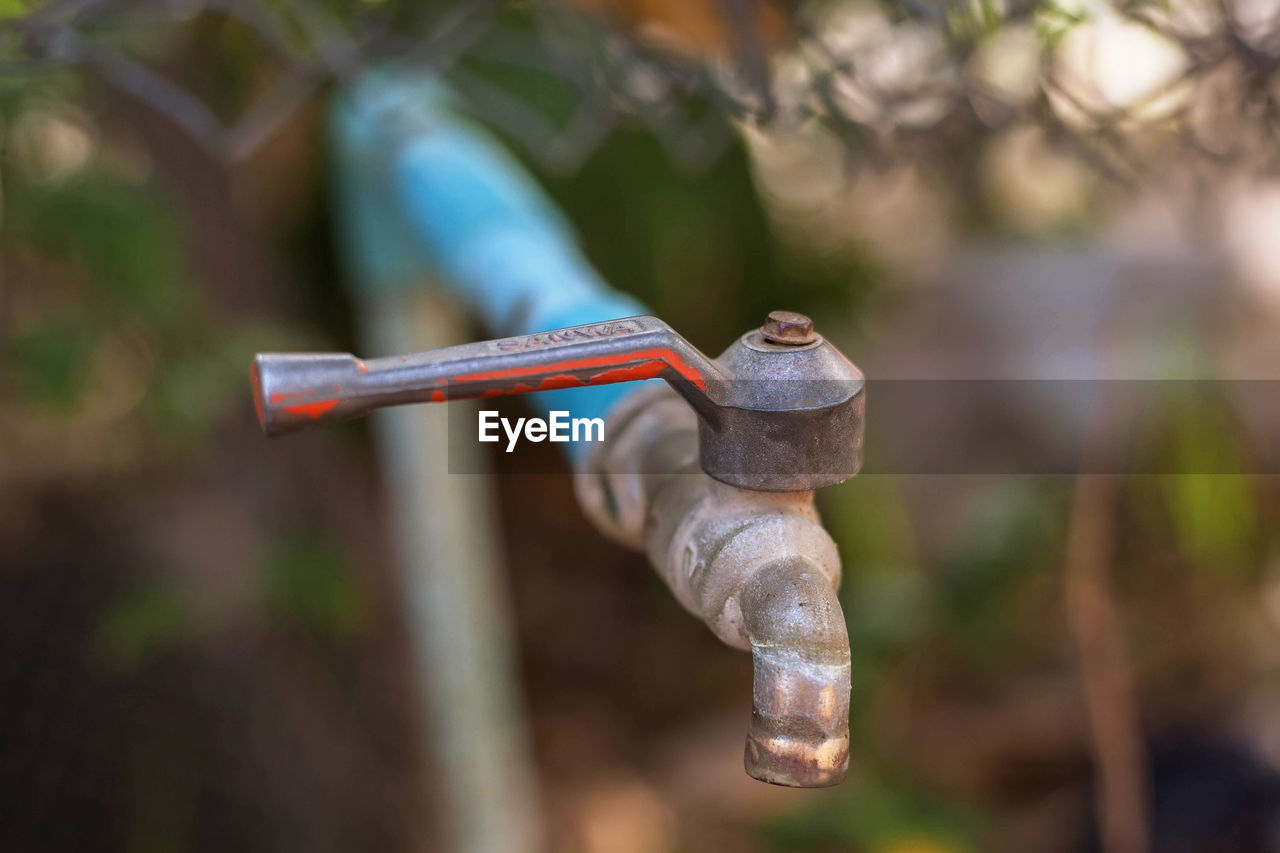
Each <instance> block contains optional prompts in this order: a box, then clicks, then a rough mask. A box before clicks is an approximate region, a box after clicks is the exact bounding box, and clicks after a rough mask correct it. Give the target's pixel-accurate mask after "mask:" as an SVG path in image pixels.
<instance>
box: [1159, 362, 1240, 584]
mask: <svg viewBox="0 0 1280 853" xmlns="http://www.w3.org/2000/svg"><path fill="white" fill-rule="evenodd" d="M1164 390H1165V393H1166V394H1167V395H1168V397H1167V399H1165V400H1163V401H1162V402H1163V411H1165V412H1167V413H1168V417H1167V419H1161V422H1168V423H1171V424H1172V428H1171V430H1170V432H1169V433H1168V434H1167V435H1165V436H1163V437H1162V438H1163V440H1162V441H1160V440H1158V441H1156V442H1155V444H1156V446H1158V447H1161V451H1162V452H1163V453H1164V454H1166V455H1167V462H1164V463H1161V464H1160V465H1159V467H1157V470H1171V471H1184V472H1204V473H1187V474H1180V475H1177V476H1170V477H1162V478H1161V479H1160V486H1161V495H1162V497H1163V501H1164V505H1165V508H1166V511H1167V512H1168V516H1169V524H1170V528H1171V534H1172V537H1173V540H1174V541H1175V542H1176V543H1177V546H1178V549H1179V550H1180V551H1181V552H1182V554H1183V555H1184V556H1186V558H1187V559H1188V560H1189V561H1190V562H1191V563H1192V564H1193V565H1195V566H1197V567H1199V568H1201V569H1205V570H1208V571H1212V572H1217V573H1220V574H1227V575H1233V574H1234V575H1241V574H1247V573H1252V572H1253V571H1254V570H1255V569H1256V568H1257V566H1258V565H1259V560H1258V559H1257V555H1258V550H1259V549H1258V545H1259V534H1260V525H1259V521H1258V506H1257V501H1256V499H1255V497H1254V494H1253V490H1252V484H1251V482H1250V479H1249V478H1248V477H1245V476H1238V475H1229V474H1222V475H1215V474H1213V473H1212V472H1214V471H1244V470H1248V467H1247V465H1246V464H1245V462H1244V453H1243V450H1242V448H1241V446H1240V441H1239V438H1238V431H1237V429H1236V424H1235V423H1234V421H1233V420H1232V417H1231V415H1230V410H1229V408H1228V407H1227V404H1226V401H1225V400H1222V399H1220V398H1218V399H1210V400H1206V399H1205V398H1204V397H1203V395H1202V389H1201V388H1199V387H1198V385H1186V386H1183V385H1182V384H1181V383H1168V384H1167V385H1166V386H1164ZM1183 392H1185V395H1186V396H1184V395H1183ZM1166 466H1167V467H1166Z"/></svg>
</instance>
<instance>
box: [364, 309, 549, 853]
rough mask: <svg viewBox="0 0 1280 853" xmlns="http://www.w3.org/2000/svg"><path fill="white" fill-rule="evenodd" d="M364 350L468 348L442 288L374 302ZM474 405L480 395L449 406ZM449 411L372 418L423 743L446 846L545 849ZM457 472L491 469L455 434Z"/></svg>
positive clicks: (483, 500) (501, 614)
mask: <svg viewBox="0 0 1280 853" xmlns="http://www.w3.org/2000/svg"><path fill="white" fill-rule="evenodd" d="M361 325H362V338H363V344H364V346H365V347H366V351H367V352H370V353H374V354H384V353H386V354H389V353H397V352H413V351H415V350H423V349H433V348H435V347H443V346H450V345H452V344H457V343H464V342H465V336H464V335H461V334H459V333H458V331H457V330H458V328H459V327H460V326H461V327H463V328H465V327H466V324H465V322H463V321H462V320H461V318H460V317H459V316H458V311H457V310H456V309H454V308H452V307H451V306H449V305H448V304H447V303H446V301H445V299H444V297H443V296H441V295H439V294H432V293H430V292H421V291H414V292H409V293H405V294H403V295H401V296H400V297H398V298H383V299H377V300H368V301H366V303H365V304H364V306H363V310H362V312H361ZM451 405H454V406H457V405H463V406H470V407H472V408H474V405H475V404H473V403H471V402H461V403H454V404H451ZM448 411H449V410H448V408H446V407H445V406H405V407H402V408H392V409H385V410H382V411H380V412H378V413H377V414H376V415H375V429H376V430H377V436H378V454H379V457H380V458H381V461H382V470H383V473H384V476H385V477H386V480H387V488H388V492H389V497H390V501H391V507H392V511H393V521H394V524H393V529H394V531H395V536H396V540H397V546H398V552H399V554H400V560H401V565H402V569H403V574H402V576H403V578H404V581H405V591H406V592H407V593H408V597H409V600H408V602H407V603H408V611H409V613H410V616H411V623H412V624H411V631H412V637H413V642H414V644H415V649H414V652H415V654H414V659H415V660H416V661H417V662H418V664H419V673H418V681H419V684H420V687H421V688H422V690H423V698H424V700H425V705H426V708H427V711H428V719H427V720H426V722H425V726H424V729H425V731H426V732H427V733H428V741H429V742H428V744H427V749H428V751H429V753H430V754H431V755H432V756H434V757H435V758H436V760H437V762H438V766H439V769H440V772H441V776H442V778H441V780H440V781H441V782H442V784H441V785H440V791H441V793H442V801H441V802H439V803H437V804H435V808H434V809H432V810H431V812H434V813H435V814H436V815H438V816H440V817H441V818H442V819H443V823H444V826H445V831H446V833H447V843H448V845H449V849H450V850H456V851H460V853H523V851H535V850H538V849H540V846H541V845H540V842H539V837H540V832H539V826H538V813H537V808H536V805H535V802H534V800H535V795H534V781H533V771H532V767H531V762H530V759H529V753H528V744H527V737H526V732H525V727H524V723H523V719H522V714H521V710H520V700H519V691H518V689H517V687H516V685H517V676H516V670H517V667H516V663H515V660H514V657H515V654H514V643H513V642H512V637H511V629H510V626H511V619H510V613H509V609H508V601H507V596H506V593H505V590H504V588H503V587H504V584H503V579H502V572H501V570H500V564H499V559H498V556H497V553H496V551H497V548H496V547H495V543H496V541H497V539H496V536H495V530H494V523H493V511H492V507H491V505H490V495H489V494H488V488H487V486H486V483H485V480H484V478H483V477H480V476H469V475H461V474H453V475H451V474H450V473H449V462H450V460H449V441H448ZM458 445H459V447H458V449H457V452H459V453H463V452H470V453H471V454H472V455H474V456H475V457H476V458H472V459H456V458H455V459H454V460H453V461H454V464H455V466H458V468H459V470H465V471H476V472H480V471H482V470H483V462H484V460H483V459H482V458H481V457H480V453H479V451H478V448H477V447H476V446H475V445H471V444H467V443H463V442H459V443H458Z"/></svg>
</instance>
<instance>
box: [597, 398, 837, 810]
mask: <svg viewBox="0 0 1280 853" xmlns="http://www.w3.org/2000/svg"><path fill="white" fill-rule="evenodd" d="M697 428H698V424H697V420H696V418H695V417H694V415H693V413H692V412H691V411H690V410H689V409H688V407H687V406H684V405H683V404H682V403H681V402H680V400H679V399H678V398H677V397H676V396H675V395H674V394H672V393H671V391H670V390H668V389H665V388H655V389H653V390H652V391H646V392H644V393H642V394H638V395H635V396H633V397H631V398H629V399H627V400H626V401H624V402H623V403H622V404H621V405H620V406H619V407H618V409H617V410H616V411H615V412H613V413H611V415H610V418H609V429H607V430H606V435H607V436H608V438H607V440H606V442H605V443H604V444H603V445H601V446H600V447H599V448H598V449H597V450H596V452H594V453H593V454H592V455H591V456H590V457H589V458H588V461H587V465H586V470H585V471H584V472H583V473H582V474H580V475H579V477H578V480H577V489H578V496H579V499H580V501H581V503H582V505H583V508H584V510H585V511H586V512H587V514H588V515H589V516H590V517H591V518H592V519H593V520H595V521H596V524H597V525H598V526H599V527H600V528H601V529H602V530H605V531H607V532H609V533H610V535H612V536H613V538H615V539H617V540H619V541H621V542H624V543H626V544H629V545H631V546H632V547H636V548H643V549H644V550H645V552H646V553H647V554H648V556H649V560H650V562H651V563H652V564H653V567H654V569H655V570H656V571H657V572H658V574H659V576H661V577H662V579H663V580H664V581H665V582H666V584H667V586H668V587H670V589H671V591H672V592H673V593H674V594H675V596H676V598H677V599H678V600H679V601H680V603H681V604H682V605H683V606H684V607H685V609H687V610H688V611H689V612H691V613H693V614H694V615H695V616H697V617H698V618H700V619H701V620H702V621H703V622H705V623H706V625H707V626H708V627H709V628H711V630H712V631H713V632H714V633H715V634H716V636H717V637H719V638H720V639H721V640H722V641H724V642H725V643H727V644H728V645H730V646H733V647H735V648H739V649H743V650H745V651H750V652H751V654H752V663H753V671H754V688H753V701H752V716H751V723H750V727H749V729H748V733H747V742H746V748H745V752H744V763H745V767H746V770H747V772H748V773H749V774H750V775H751V776H753V777H755V778H756V779H760V780H762V781H765V782H770V783H773V784H778V785H787V786H792V787H823V786H827V785H835V784H838V783H839V782H840V781H841V780H842V779H843V778H844V776H845V773H846V771H847V767H848V757H849V726H848V721H849V684H850V682H849V641H848V636H847V633H846V630H845V625H844V617H843V614H842V612H841V609H840V604H839V601H838V599H837V598H836V590H837V588H838V587H839V583H840V561H839V556H838V554H837V552H836V547H835V543H834V542H833V541H832V540H831V537H830V536H829V535H828V534H827V532H826V530H825V529H824V528H823V527H822V522H821V520H820V519H819V517H818V514H817V511H816V509H815V508H814V505H813V493H812V492H761V491H753V490H748V489H741V488H736V487H733V486H730V485H727V484H725V483H721V482H719V481H717V480H715V479H713V478H711V477H709V476H707V475H706V474H705V473H703V472H702V471H701V470H699V468H698V465H697V447H698V444H697ZM664 466H665V473H656V471H657V470H658V469H660V468H663V467H664Z"/></svg>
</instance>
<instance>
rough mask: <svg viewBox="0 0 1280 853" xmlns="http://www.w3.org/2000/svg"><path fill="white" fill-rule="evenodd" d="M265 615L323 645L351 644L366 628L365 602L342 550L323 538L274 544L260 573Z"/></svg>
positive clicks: (300, 538)
mask: <svg viewBox="0 0 1280 853" xmlns="http://www.w3.org/2000/svg"><path fill="white" fill-rule="evenodd" d="M259 592H260V594H261V596H262V602H263V604H264V605H265V607H266V609H267V611H268V612H269V613H272V614H274V615H276V616H278V617H280V618H282V619H283V620H284V622H285V623H286V624H288V625H291V626H293V627H295V628H297V629H300V630H302V631H303V632H304V633H306V634H308V635H310V636H315V637H317V638H319V639H321V640H325V641H331V642H337V641H344V640H350V639H352V638H354V637H356V636H358V635H359V634H360V632H361V631H363V630H364V628H365V627H367V625H368V616H369V601H368V596H367V595H366V593H365V591H364V589H363V587H362V586H361V585H360V583H359V582H358V580H357V578H356V576H355V574H354V570H353V568H352V566H351V565H350V564H349V563H348V562H347V561H346V560H345V559H344V558H343V556H342V545H341V543H339V542H336V541H334V540H333V539H331V538H329V537H326V536H298V537H293V538H289V539H285V540H283V541H281V542H278V543H276V545H275V546H274V547H273V548H272V550H271V552H270V553H269V554H268V555H267V558H266V562H265V563H264V565H263V566H262V570H261V572H260V573H259Z"/></svg>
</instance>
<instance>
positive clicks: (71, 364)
mask: <svg viewBox="0 0 1280 853" xmlns="http://www.w3.org/2000/svg"><path fill="white" fill-rule="evenodd" d="M95 338H96V335H95V330H94V329H93V327H92V325H91V324H90V323H89V321H88V320H87V319H86V318H85V317H84V316H82V315H80V314H60V315H56V316H53V317H49V318H47V319H46V320H45V321H44V322H42V323H39V324H38V325H36V326H33V327H32V328H30V329H27V330H25V331H22V332H19V333H17V334H15V335H14V337H13V340H11V341H10V343H9V346H8V359H7V362H8V365H7V366H8V372H9V376H10V379H11V380H12V381H13V384H14V387H15V388H17V390H18V393H19V394H21V395H22V396H24V397H26V398H28V399H32V400H35V401H38V402H43V403H52V404H54V405H57V406H61V407H68V406H71V405H72V404H74V403H75V402H76V400H77V399H78V398H79V396H80V392H81V391H82V390H83V389H84V384H85V378H86V376H87V373H88V369H89V354H90V352H91V350H92V349H93V343H94V340H95Z"/></svg>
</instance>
